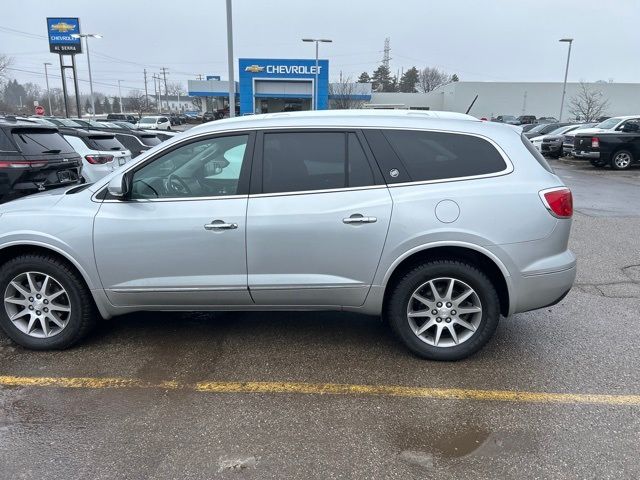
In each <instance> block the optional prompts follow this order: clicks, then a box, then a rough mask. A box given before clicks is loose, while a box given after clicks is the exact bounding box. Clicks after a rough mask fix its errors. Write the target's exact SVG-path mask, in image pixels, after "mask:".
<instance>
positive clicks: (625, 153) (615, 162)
mask: <svg viewBox="0 0 640 480" xmlns="http://www.w3.org/2000/svg"><path fill="white" fill-rule="evenodd" d="M632 163H633V154H632V153H631V152H630V151H629V150H618V151H617V152H616V153H614V154H613V156H612V157H611V168H613V169H614V170H626V169H627V168H629V167H630V166H631V164H632Z"/></svg>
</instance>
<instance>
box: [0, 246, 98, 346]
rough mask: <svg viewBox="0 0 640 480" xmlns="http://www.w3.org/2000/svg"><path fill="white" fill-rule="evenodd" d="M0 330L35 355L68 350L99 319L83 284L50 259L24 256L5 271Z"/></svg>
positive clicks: (1, 273)
mask: <svg viewBox="0 0 640 480" xmlns="http://www.w3.org/2000/svg"><path fill="white" fill-rule="evenodd" d="M0 292H3V294H4V297H3V308H1V309H0V327H2V329H3V330H4V331H5V332H6V334H7V335H8V336H9V337H10V338H11V339H12V340H13V341H15V342H16V343H18V344H20V345H22V346H23V347H27V348H31V349H35V350H48V349H62V348H67V347H70V346H71V345H73V344H74V343H76V342H77V341H78V340H80V339H81V338H82V337H84V336H85V335H86V334H87V333H88V332H89V330H90V329H91V327H92V326H93V325H94V324H95V322H96V318H97V315H96V313H95V307H94V304H93V299H92V298H91V296H90V294H89V292H88V290H87V288H86V286H85V284H84V282H83V280H82V279H81V278H80V277H79V275H78V274H77V272H76V271H75V270H73V269H72V268H71V267H70V266H69V265H67V264H66V263H65V262H62V261H60V260H59V259H57V258H55V257H51V256H48V255H37V254H33V255H22V256H19V257H16V258H14V259H12V260H10V261H9V262H7V263H5V264H4V265H3V266H2V268H0Z"/></svg>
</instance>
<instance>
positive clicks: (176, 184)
mask: <svg viewBox="0 0 640 480" xmlns="http://www.w3.org/2000/svg"><path fill="white" fill-rule="evenodd" d="M248 139H249V135H233V136H227V137H215V138H209V139H206V140H200V141H198V142H192V143H189V144H187V145H182V146H180V147H178V148H176V149H174V150H171V151H170V152H168V153H166V154H164V155H162V156H160V157H158V158H156V159H154V160H153V161H152V162H151V163H148V164H146V165H144V166H143V167H142V168H140V169H139V170H137V171H136V172H135V173H134V175H133V180H132V195H131V198H132V199H134V200H135V199H156V198H190V197H214V196H223V195H236V194H237V192H238V182H239V180H240V172H241V170H242V164H243V161H244V157H245V150H246V147H247V141H248Z"/></svg>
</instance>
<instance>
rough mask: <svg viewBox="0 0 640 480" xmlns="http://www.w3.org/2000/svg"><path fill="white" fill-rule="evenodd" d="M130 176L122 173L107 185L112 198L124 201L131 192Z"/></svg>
mask: <svg viewBox="0 0 640 480" xmlns="http://www.w3.org/2000/svg"><path fill="white" fill-rule="evenodd" d="M130 178H131V177H130V176H129V175H127V174H126V173H120V174H118V175H116V176H115V177H113V178H112V179H111V180H110V181H109V184H108V185H107V191H108V192H109V195H111V196H112V197H115V198H118V199H120V200H124V199H125V198H127V196H128V195H129V193H130V192H131V182H130Z"/></svg>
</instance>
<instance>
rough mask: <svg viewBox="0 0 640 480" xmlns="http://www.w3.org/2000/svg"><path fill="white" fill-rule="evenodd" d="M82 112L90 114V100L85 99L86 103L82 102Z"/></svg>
mask: <svg viewBox="0 0 640 480" xmlns="http://www.w3.org/2000/svg"><path fill="white" fill-rule="evenodd" d="M84 111H85V112H86V113H91V100H89V99H88V98H87V101H86V102H84Z"/></svg>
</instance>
